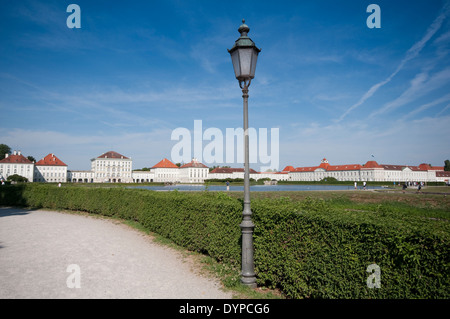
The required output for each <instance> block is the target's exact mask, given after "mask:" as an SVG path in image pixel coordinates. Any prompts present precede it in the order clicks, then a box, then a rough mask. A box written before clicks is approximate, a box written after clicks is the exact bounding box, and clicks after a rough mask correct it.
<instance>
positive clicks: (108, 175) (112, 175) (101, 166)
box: [91, 151, 133, 183]
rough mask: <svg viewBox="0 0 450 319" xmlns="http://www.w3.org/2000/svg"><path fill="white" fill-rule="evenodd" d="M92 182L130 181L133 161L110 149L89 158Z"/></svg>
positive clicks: (131, 179)
mask: <svg viewBox="0 0 450 319" xmlns="http://www.w3.org/2000/svg"><path fill="white" fill-rule="evenodd" d="M91 171H92V172H93V173H94V179H93V180H94V183H105V182H106V183H132V182H133V177H132V176H131V175H132V171H133V161H132V160H131V158H128V157H126V156H123V155H121V154H119V153H116V152H113V151H110V152H107V153H104V154H102V155H100V156H99V157H96V158H93V159H91Z"/></svg>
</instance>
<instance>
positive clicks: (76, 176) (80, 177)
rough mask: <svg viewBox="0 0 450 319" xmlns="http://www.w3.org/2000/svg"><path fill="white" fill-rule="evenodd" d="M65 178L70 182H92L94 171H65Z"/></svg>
mask: <svg viewBox="0 0 450 319" xmlns="http://www.w3.org/2000/svg"><path fill="white" fill-rule="evenodd" d="M67 179H68V181H69V182H72V183H93V182H94V172H92V171H70V170H69V171H67Z"/></svg>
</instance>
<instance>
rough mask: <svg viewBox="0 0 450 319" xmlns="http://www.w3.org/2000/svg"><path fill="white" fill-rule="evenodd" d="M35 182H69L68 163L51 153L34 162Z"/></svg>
mask: <svg viewBox="0 0 450 319" xmlns="http://www.w3.org/2000/svg"><path fill="white" fill-rule="evenodd" d="M33 180H34V181H35V182H56V183H65V182H67V165H66V164H65V163H64V162H63V161H61V160H60V159H59V158H58V157H56V156H55V154H53V153H51V154H48V155H47V156H45V157H44V158H43V159H41V160H40V161H38V162H36V164H34V179H33Z"/></svg>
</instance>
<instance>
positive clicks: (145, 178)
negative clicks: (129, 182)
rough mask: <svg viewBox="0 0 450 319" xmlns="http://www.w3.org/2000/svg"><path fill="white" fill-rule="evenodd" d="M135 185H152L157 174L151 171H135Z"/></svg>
mask: <svg viewBox="0 0 450 319" xmlns="http://www.w3.org/2000/svg"><path fill="white" fill-rule="evenodd" d="M131 175H132V176H133V183H152V182H154V181H155V173H154V172H151V171H134V172H132V173H131Z"/></svg>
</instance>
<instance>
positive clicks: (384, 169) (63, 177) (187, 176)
mask: <svg viewBox="0 0 450 319" xmlns="http://www.w3.org/2000/svg"><path fill="white" fill-rule="evenodd" d="M14 174H17V175H20V176H23V177H25V178H27V180H28V181H29V182H54V183H55V182H56V183H63V182H75V183H151V182H162V183H204V182H205V181H206V180H208V179H221V180H224V179H235V178H240V179H243V178H244V168H229V167H217V168H215V169H214V170H212V171H211V172H210V171H209V168H208V166H206V165H204V164H202V163H200V162H199V161H198V160H197V159H195V158H194V159H192V161H191V162H189V163H186V164H183V165H180V167H179V166H177V165H175V164H174V163H172V162H171V161H170V160H168V159H167V158H164V159H162V160H161V161H160V162H158V163H157V164H155V165H154V166H152V167H151V168H150V169H149V170H146V171H142V170H136V171H133V161H132V159H131V157H127V156H124V155H122V154H119V153H117V152H115V151H109V152H106V153H103V154H102V155H100V156H98V157H95V158H93V159H91V170H88V171H74V170H68V166H67V165H66V164H65V163H64V162H63V161H62V160H60V159H59V158H58V157H57V156H56V155H55V154H53V153H50V154H48V155H47V156H45V157H44V158H43V159H41V160H40V161H38V162H37V163H34V162H32V161H30V160H29V159H28V158H26V157H25V156H23V155H22V153H21V151H14V152H13V153H12V154H5V158H4V159H2V160H0V181H2V180H6V179H7V178H8V177H9V176H11V175H14ZM331 177H332V178H335V179H336V180H338V181H352V182H364V181H365V182H399V183H403V182H445V183H447V184H450V172H448V171H444V167H443V166H431V165H429V164H424V163H423V164H420V165H418V166H411V165H393V164H379V163H377V162H376V161H368V162H366V163H365V164H342V165H331V164H330V163H329V162H328V160H327V159H326V158H324V159H322V161H321V162H320V164H319V165H318V166H310V167H297V168H294V166H286V167H285V168H284V169H283V171H281V172H257V171H255V170H253V169H250V178H252V179H255V180H259V179H262V178H264V179H270V180H276V181H321V180H324V179H327V178H331Z"/></svg>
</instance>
